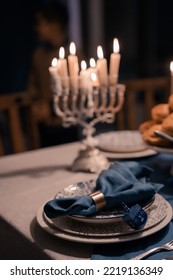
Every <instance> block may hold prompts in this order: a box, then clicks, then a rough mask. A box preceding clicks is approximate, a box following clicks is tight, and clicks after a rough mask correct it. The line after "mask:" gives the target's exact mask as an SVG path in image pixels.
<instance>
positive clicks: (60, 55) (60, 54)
mask: <svg viewBox="0 0 173 280" xmlns="http://www.w3.org/2000/svg"><path fill="white" fill-rule="evenodd" d="M64 57H65V49H64V48H63V47H61V48H60V49H59V58H60V59H64Z"/></svg>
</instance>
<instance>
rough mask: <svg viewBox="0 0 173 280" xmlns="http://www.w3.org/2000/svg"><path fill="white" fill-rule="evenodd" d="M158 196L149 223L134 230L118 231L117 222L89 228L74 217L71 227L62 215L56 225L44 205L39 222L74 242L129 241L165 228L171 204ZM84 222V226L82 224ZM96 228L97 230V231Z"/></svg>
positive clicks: (59, 235)
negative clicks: (109, 225) (110, 225)
mask: <svg viewBox="0 0 173 280" xmlns="http://www.w3.org/2000/svg"><path fill="white" fill-rule="evenodd" d="M156 197H157V198H156V199H155V201H154V203H153V205H152V207H150V210H149V211H150V212H149V218H148V221H147V224H146V226H145V228H144V229H142V230H133V229H131V228H129V231H128V232H126V229H127V228H123V229H122V230H124V231H121V230H120V229H119V230H118V232H116V231H115V230H116V227H115V226H114V225H116V223H115V224H113V225H112V229H111V231H110V227H107V226H106V227H105V226H104V227H103V229H101V228H100V227H98V224H97V225H96V227H93V224H91V226H90V228H89V224H86V223H82V222H77V221H73V220H72V219H71V220H70V219H69V220H70V223H71V227H69V223H67V222H66V223H65V224H64V225H63V222H65V219H66V218H67V217H62V218H64V220H63V219H59V222H58V219H57V223H56V226H55V223H54V222H53V221H52V220H50V221H49V220H48V218H45V215H44V213H43V206H42V207H41V208H40V209H39V211H38V213H37V222H38V224H39V225H40V226H41V227H42V228H43V229H44V230H45V231H47V232H48V233H50V234H52V235H54V236H56V237H59V238H63V239H66V240H70V241H74V242H82V243H90V244H91V243H93V244H106V243H119V242H127V241H131V240H136V239H139V238H143V237H146V236H148V235H151V234H153V233H156V232H157V231H159V230H161V229H162V228H164V227H165V226H166V225H167V224H168V223H169V222H170V220H171V219H172V207H171V205H170V204H169V203H168V202H167V201H166V200H165V199H164V198H163V197H162V196H160V195H158V194H157V195H156ZM161 209H162V210H161ZM69 220H68V221H69ZM74 223H78V227H76V224H74ZM72 224H73V226H72ZM82 224H83V226H84V227H83V226H82ZM118 224H119V223H118ZM79 225H80V226H79ZM60 228H61V229H60ZM96 228H97V232H95V231H96ZM101 230H103V231H101Z"/></svg>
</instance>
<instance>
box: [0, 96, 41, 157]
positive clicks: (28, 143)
mask: <svg viewBox="0 0 173 280" xmlns="http://www.w3.org/2000/svg"><path fill="white" fill-rule="evenodd" d="M0 114H1V125H0V126H1V127H0V133H1V135H0V154H1V155H2V154H6V153H8V152H9V153H20V152H23V151H26V150H30V149H35V148H38V146H39V145H38V143H39V141H38V131H37V125H36V123H35V120H34V116H33V114H32V99H31V98H30V95H29V94H28V93H27V92H18V93H11V94H4V95H2V94H1V95H0ZM2 116H3V119H2ZM3 120H5V122H3ZM3 126H4V129H3ZM4 130H5V132H4ZM7 141H9V142H10V147H9V148H10V151H6V148H5V146H6V144H7V143H6V142H7Z"/></svg>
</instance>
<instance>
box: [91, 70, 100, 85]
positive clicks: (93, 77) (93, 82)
mask: <svg viewBox="0 0 173 280" xmlns="http://www.w3.org/2000/svg"><path fill="white" fill-rule="evenodd" d="M91 85H92V87H99V85H100V83H99V80H98V76H97V74H96V73H95V72H92V73H91Z"/></svg>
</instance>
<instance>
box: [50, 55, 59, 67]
mask: <svg viewBox="0 0 173 280" xmlns="http://www.w3.org/2000/svg"><path fill="white" fill-rule="evenodd" d="M51 65H52V67H56V66H57V65H58V59H57V58H56V57H54V58H53V59H52V63H51Z"/></svg>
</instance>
